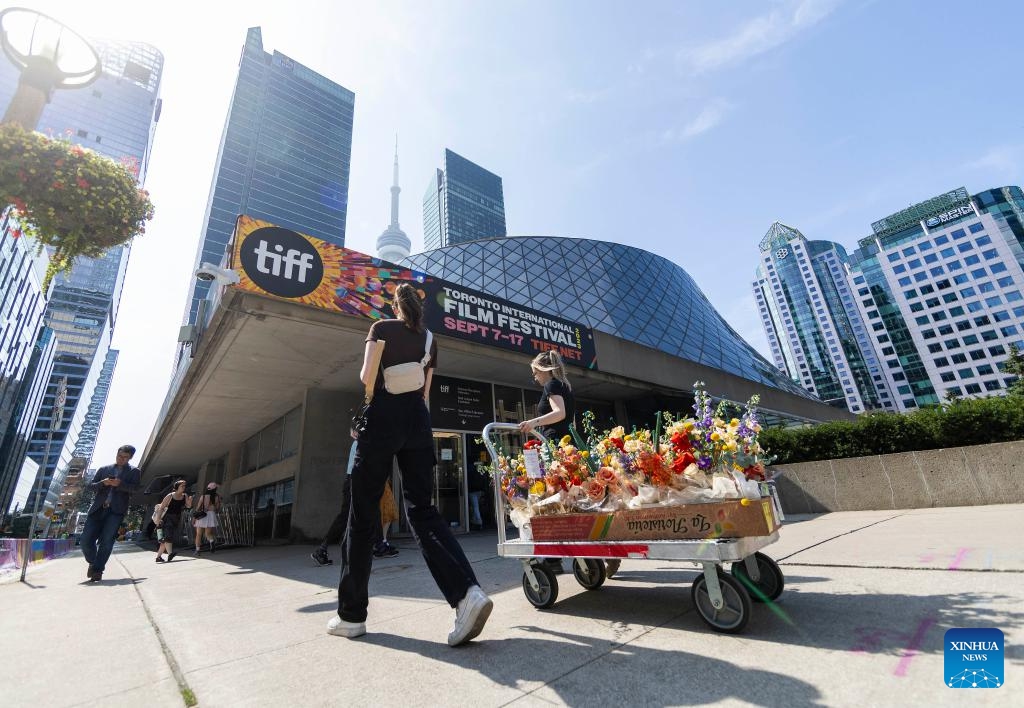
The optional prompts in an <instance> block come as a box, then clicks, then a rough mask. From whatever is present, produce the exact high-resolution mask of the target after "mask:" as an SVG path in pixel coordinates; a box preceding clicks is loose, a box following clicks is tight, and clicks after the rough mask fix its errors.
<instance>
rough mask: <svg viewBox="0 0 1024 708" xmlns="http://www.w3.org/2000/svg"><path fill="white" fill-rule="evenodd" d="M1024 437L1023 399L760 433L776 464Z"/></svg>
mask: <svg viewBox="0 0 1024 708" xmlns="http://www.w3.org/2000/svg"><path fill="white" fill-rule="evenodd" d="M1021 439H1024V396H1005V397H993V398H982V399H964V400H958V401H955V402H953V403H950V404H948V405H947V406H945V407H943V408H929V409H925V410H920V411H915V412H913V413H906V414H897V413H867V414H865V415H862V416H861V417H860V418H858V419H857V420H856V421H850V422H846V421H842V422H832V423H821V424H819V425H815V426H812V427H807V428H769V429H766V430H763V431H762V432H761V445H762V447H765V448H767V450H768V452H769V454H771V455H773V456H775V459H774V461H773V462H772V464H775V465H785V464H793V463H796V462H810V461H812V460H830V459H838V458H842V457H863V456H866V455H885V454H889V453H893V452H910V451H913V450H932V449H935V448H943V447H960V446H965V445H983V444H985V443H995V442H1006V441H1008V440H1021Z"/></svg>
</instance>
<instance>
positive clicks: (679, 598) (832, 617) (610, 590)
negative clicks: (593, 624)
mask: <svg viewBox="0 0 1024 708" xmlns="http://www.w3.org/2000/svg"><path fill="white" fill-rule="evenodd" d="M559 577H560V582H565V581H564V580H561V578H564V577H565V576H559ZM617 580H618V576H617V575H616V577H615V579H613V580H611V581H609V582H608V583H606V584H605V585H604V586H603V587H602V588H601V589H600V590H597V591H593V592H583V593H577V594H575V595H568V593H567V595H568V596H567V597H565V598H564V599H559V600H558V601H557V602H556V603H555V605H554V606H553V607H551V608H550V609H548V610H543V611H541V612H544V613H551V614H557V615H572V616H577V617H587V618H589V619H592V620H596V621H605V622H610V623H614V622H622V623H627V624H634V625H635V624H645V623H647V624H651V623H657V624H665V622H664V621H663V622H657V618H656V617H654V616H652V614H651V613H650V612H648V611H644V610H641V609H631V608H644V607H661V608H666V607H674V608H676V609H678V612H677V613H676V615H675V616H674V617H672V618H670V619H669V620H668V624H671V625H673V626H675V625H681V626H682V628H684V629H689V630H692V631H695V632H709V631H711V630H709V629H708V628H707V627H706V626H705V625H704V623H703V622H702V621H701V620H700V618H699V617H698V616H697V615H696V613H695V612H694V611H693V604H692V602H691V600H690V587H689V586H688V585H682V584H681V585H678V586H662V587H654V588H652V587H635V586H630V587H616V586H615V585H614V583H615V582H616V581H617ZM569 581H570V582H573V583H574V582H575V581H574V580H572V578H571V577H570V578H569ZM993 605H995V607H993ZM1010 608H1013V609H1010ZM1018 608H1020V605H1019V599H1018V598H1014V597H1011V596H1008V595H1001V594H998V593H988V592H961V593H948V594H931V595H898V594H887V593H878V592H870V591H869V592H864V593H861V594H845V595H843V594H830V593H824V592H807V591H805V590H803V589H802V588H790V587H789V586H787V588H786V590H785V591H784V592H783V593H782V595H781V597H780V598H779V599H778V601H777V602H774V603H765V604H761V603H754V604H753V613H752V615H751V619H750V624H748V625H747V627H746V629H745V630H744V631H743V633H742V637H743V638H744V639H745V640H752V641H757V640H763V641H768V642H773V643H778V644H791V645H795V646H807V647H814V648H819V649H828V650H836V651H852V652H855V653H866V654H876V655H892V656H893V657H903V656H905V655H906V654H907V652H911V651H912V652H916V653H925V654H929V653H930V654H942V652H943V643H942V635H943V634H944V633H945V631H946V630H947V629H949V628H952V627H996V628H998V629H1001V630H1002V631H1003V632H1004V633H1009V632H1014V631H1019V630H1020V629H1021V628H1022V627H1024V611H1022V610H1021V609H1018ZM538 631H543V630H538ZM1005 652H1006V657H1007V659H1014V658H1018V657H1021V656H1024V647H1020V646H1013V645H1010V644H1009V643H1008V644H1007V646H1006V648H1005Z"/></svg>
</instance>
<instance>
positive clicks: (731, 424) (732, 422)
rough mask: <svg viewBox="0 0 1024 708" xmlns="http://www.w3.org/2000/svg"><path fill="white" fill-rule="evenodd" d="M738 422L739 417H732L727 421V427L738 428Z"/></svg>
mask: <svg viewBox="0 0 1024 708" xmlns="http://www.w3.org/2000/svg"><path fill="white" fill-rule="evenodd" d="M739 424H740V419H739V418H733V419H732V420H730V421H729V427H730V428H738V427H739Z"/></svg>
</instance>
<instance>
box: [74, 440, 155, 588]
mask: <svg viewBox="0 0 1024 708" xmlns="http://www.w3.org/2000/svg"><path fill="white" fill-rule="evenodd" d="M133 457H135V447H134V446H132V445H122V446H121V447H119V448H117V456H116V457H115V462H114V464H112V465H107V466H106V467H100V468H99V470H97V471H96V476H95V477H93V480H92V482H90V483H89V485H88V488H89V489H91V490H92V491H94V492H96V496H95V497H93V500H92V505H91V506H90V507H89V512H88V514H87V516H86V520H85V529H84V530H83V531H82V541H81V543H82V555H83V556H85V560H86V562H88V563H89V570H88V572H87V574H86V575H87V577H88V578H89V580H90V581H92V582H97V581H100V580H102V579H103V571H104V570H106V567H107V560H108V559H109V558H110V554H111V553H112V552H113V550H114V539H116V538H117V531H118V529H119V528H120V527H121V520H122V519H123V518H124V515H125V513H127V511H128V502H129V500H130V498H131V495H132V492H134V491H135V490H136V489H138V487H139V483H140V482H141V481H142V472H141V471H140V470H139V468H138V467H132V465H131V464H130V463H131V459H132V458H133Z"/></svg>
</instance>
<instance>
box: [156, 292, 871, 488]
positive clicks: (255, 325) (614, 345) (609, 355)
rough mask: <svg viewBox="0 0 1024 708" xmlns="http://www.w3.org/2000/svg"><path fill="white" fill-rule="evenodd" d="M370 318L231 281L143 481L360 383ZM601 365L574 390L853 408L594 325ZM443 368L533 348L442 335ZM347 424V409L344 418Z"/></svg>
mask: <svg viewBox="0 0 1024 708" xmlns="http://www.w3.org/2000/svg"><path fill="white" fill-rule="evenodd" d="M368 328H369V321H368V320H367V319H365V318H362V317H354V316H349V315H345V314H341V313H337V312H330V311H327V310H322V309H318V308H315V307H310V306H307V305H302V304H298V303H294V302H289V301H286V300H280V299H276V298H272V297H267V296H264V295H260V294H256V293H252V292H246V291H243V290H241V289H238V288H234V287H228V288H226V289H225V290H224V293H223V296H222V298H221V300H220V302H219V304H218V305H217V307H216V310H215V311H214V314H213V317H212V318H211V321H210V324H209V326H208V327H207V329H206V331H205V332H204V333H203V335H202V337H201V339H200V341H199V343H198V345H197V346H196V347H195V349H194V351H193V358H192V361H191V364H190V365H189V366H188V368H187V370H185V372H184V375H183V376H182V377H181V383H180V385H179V386H178V387H177V389H176V390H174V391H173V392H169V394H168V395H169V400H167V401H165V404H164V410H163V411H162V415H161V416H160V418H159V419H158V420H157V423H156V426H155V427H154V431H153V434H152V435H151V437H150V440H149V444H148V445H147V448H146V451H145V454H144V457H143V459H142V464H141V466H142V469H143V471H144V475H143V483H144V484H145V483H148V482H149V481H151V480H152V479H153V478H154V477H157V476H159V475H184V476H194V474H195V472H196V470H197V469H198V468H199V467H200V466H201V465H203V464H204V463H206V462H207V461H209V460H211V459H216V458H218V457H221V456H223V455H224V454H225V452H226V451H227V450H228V449H229V448H230V447H231V446H233V445H237V444H240V443H242V442H243V441H245V440H246V439H247V438H249V437H250V436H252V435H253V434H255V433H256V432H258V431H259V430H260V429H261V428H263V427H265V426H266V425H268V424H270V423H271V422H273V421H274V420H276V419H278V418H280V417H281V416H282V415H284V414H285V413H287V412H288V411H289V410H291V409H292V408H295V407H296V406H298V405H300V404H301V403H302V401H303V398H304V395H305V391H306V389H307V388H324V389H332V390H338V391H347V392H351V393H353V394H356V395H358V394H359V393H360V392H361V390H362V384H361V383H360V382H359V369H360V366H361V364H362V357H363V351H364V347H365V339H366V332H367V329H368ZM594 335H595V338H596V347H597V351H598V357H599V358H598V365H599V366H600V367H601V370H600V371H587V370H583V369H577V368H571V370H570V376H571V379H572V384H573V390H574V392H575V394H576V396H577V397H578V398H594V399H600V400H606V401H615V400H629V399H631V398H636V397H638V396H644V395H650V394H651V393H657V392H663V393H669V394H677V395H684V393H685V392H688V391H690V390H691V389H692V384H693V382H694V381H696V380H702V381H704V382H706V384H707V388H708V391H709V392H710V393H712V394H713V395H715V396H722V397H726V398H729V399H731V400H736V401H743V400H746V398H747V397H749V396H750V394H752V393H760V394H761V397H762V407H763V408H764V409H766V410H776V411H784V412H787V413H789V414H791V415H796V416H801V417H805V418H807V419H808V420H833V419H851V418H852V417H853V416H852V415H851V414H849V413H847V412H846V411H843V410H839V409H835V408H830V407H828V406H826V405H825V404H823V403H820V402H818V401H815V400H813V399H808V398H805V397H802V396H798V395H794V394H790V393H786V392H783V391H778V390H775V389H766V387H764V386H762V385H759V384H756V383H754V382H752V381H749V380H747V379H743V378H741V377H738V376H734V375H732V374H728V373H726V372H723V371H720V370H717V369H713V368H711V367H707V366H703V365H701V364H696V363H693V362H690V361H686V360H683V359H679V358H677V357H673V356H671V355H669V354H666V353H664V352H661V351H658V350H655V349H651V348H650V347H646V346H643V345H640V344H636V343H634V342H628V341H625V340H622V339H619V338H617V337H614V336H612V335H609V334H605V333H603V332H595V333H594ZM438 348H439V354H438V359H439V361H438V369H437V373H438V374H439V375H446V376H454V377H459V378H466V379H476V380H481V381H489V382H494V383H504V384H509V385H512V386H520V387H528V386H530V385H531V382H530V373H529V362H530V359H531V357H530V356H528V355H525V354H520V353H517V352H513V351H508V350H504V349H500V348H497V347H491V346H485V345H480V344H476V343H471V342H467V341H464V340H461V339H455V338H452V337H446V336H438ZM337 423H338V429H339V430H344V429H345V428H346V426H347V425H348V421H347V419H346V420H338V422H337Z"/></svg>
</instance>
